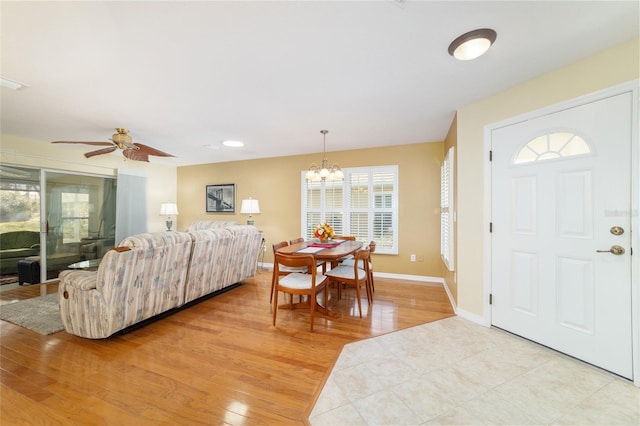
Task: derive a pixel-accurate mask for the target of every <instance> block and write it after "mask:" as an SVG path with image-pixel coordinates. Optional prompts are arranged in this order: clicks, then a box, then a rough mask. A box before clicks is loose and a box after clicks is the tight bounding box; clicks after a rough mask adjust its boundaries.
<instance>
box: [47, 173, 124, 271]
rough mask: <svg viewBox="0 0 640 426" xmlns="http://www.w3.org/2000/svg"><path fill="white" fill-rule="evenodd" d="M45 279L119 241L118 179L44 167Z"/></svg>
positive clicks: (97, 257) (93, 257) (96, 256)
mask: <svg viewBox="0 0 640 426" xmlns="http://www.w3.org/2000/svg"><path fill="white" fill-rule="evenodd" d="M41 180H42V182H43V185H42V203H41V204H42V207H41V232H42V234H43V235H44V242H43V243H44V245H45V250H43V253H42V255H44V257H45V258H44V259H42V260H41V278H42V280H47V279H53V278H56V277H57V276H58V273H59V272H60V271H61V270H64V269H67V268H68V267H69V265H71V264H73V263H76V262H79V261H82V260H92V259H96V260H97V259H101V258H102V256H103V255H104V253H105V252H106V251H107V250H108V249H109V248H111V247H113V246H114V245H115V228H116V227H115V223H116V179H115V178H106V177H100V176H88V175H79V174H70V173H62V172H53V171H46V170H43V171H42V176H41Z"/></svg>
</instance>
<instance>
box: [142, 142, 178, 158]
mask: <svg viewBox="0 0 640 426" xmlns="http://www.w3.org/2000/svg"><path fill="white" fill-rule="evenodd" d="M133 144H134V145H135V146H137V147H138V148H139V149H138V150H136V151H138V152H143V153H145V154H147V155H155V156H156V157H175V155H171V154H167V153H166V152H163V151H160V150H159V149H155V148H151V147H150V146H147V145H143V144H141V143H135V142H134V143H133Z"/></svg>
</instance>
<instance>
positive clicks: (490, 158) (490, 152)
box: [489, 150, 493, 161]
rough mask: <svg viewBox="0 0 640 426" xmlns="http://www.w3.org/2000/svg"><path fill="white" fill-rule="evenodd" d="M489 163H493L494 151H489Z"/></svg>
mask: <svg viewBox="0 0 640 426" xmlns="http://www.w3.org/2000/svg"><path fill="white" fill-rule="evenodd" d="M489 161H493V151H492V150H489Z"/></svg>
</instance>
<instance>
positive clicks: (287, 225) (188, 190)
mask: <svg viewBox="0 0 640 426" xmlns="http://www.w3.org/2000/svg"><path fill="white" fill-rule="evenodd" d="M443 146H444V144H443V143H442V142H434V143H420V144H411V145H401V146H394V147H387V148H375V149H363V150H353V151H341V152H329V153H327V159H328V160H329V162H335V163H338V164H339V165H340V167H342V168H349V167H361V166H381V165H392V164H397V165H398V166H399V172H398V174H399V185H400V193H399V195H400V197H399V200H400V205H399V217H400V220H399V254H398V255H397V256H396V255H381V254H378V255H376V257H375V265H376V272H387V273H396V274H407V275H419V276H429V277H441V276H442V262H441V261H440V209H439V206H440V164H441V162H442V157H443ZM321 158H322V154H321V153H318V154H313V155H299V156H290V157H277V158H266V159H260V160H251V161H237V162H228V163H214V164H203V165H197V166H184V167H179V168H178V209H179V211H180V216H179V217H178V229H180V230H185V229H186V228H187V227H188V226H189V224H190V223H191V222H192V221H194V220H206V219H209V220H236V221H238V222H240V223H245V222H246V220H247V217H246V216H245V215H240V214H235V215H230V214H213V213H209V214H207V213H206V212H205V186H206V185H211V184H224V183H235V184H236V204H237V205H240V203H241V200H242V199H243V198H249V197H253V198H255V199H257V200H258V201H259V202H260V212H261V213H260V214H259V215H256V216H254V219H255V225H256V226H257V227H258V228H259V229H260V230H262V231H263V233H264V237H265V239H266V241H267V246H268V250H267V254H266V256H265V262H267V263H271V262H273V256H272V253H271V245H272V244H273V243H275V242H278V241H282V240H290V239H293V238H296V237H299V236H300V233H301V219H300V215H301V211H300V204H301V188H300V179H301V177H300V176H301V175H300V173H301V171H302V170H305V169H306V168H307V167H308V166H309V165H310V164H311V163H313V162H318V161H319V160H320V159H321ZM236 211H238V210H236ZM412 253H414V254H416V256H417V258H418V260H419V261H418V262H415V263H412V262H410V261H409V259H410V254H412ZM420 260H421V261H420Z"/></svg>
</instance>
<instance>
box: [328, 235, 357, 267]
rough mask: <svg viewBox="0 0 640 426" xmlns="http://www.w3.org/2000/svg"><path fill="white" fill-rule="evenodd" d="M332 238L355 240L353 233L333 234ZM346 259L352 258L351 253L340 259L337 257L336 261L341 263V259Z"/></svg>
mask: <svg viewBox="0 0 640 426" xmlns="http://www.w3.org/2000/svg"><path fill="white" fill-rule="evenodd" d="M333 239H334V240H345V241H355V240H356V237H355V235H335V236H334V237H333ZM347 259H353V255H352V254H350V255H347V256H345V257H343V258H341V259H338V261H337V262H338V263H342V262H343V261H345V260H347Z"/></svg>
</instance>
